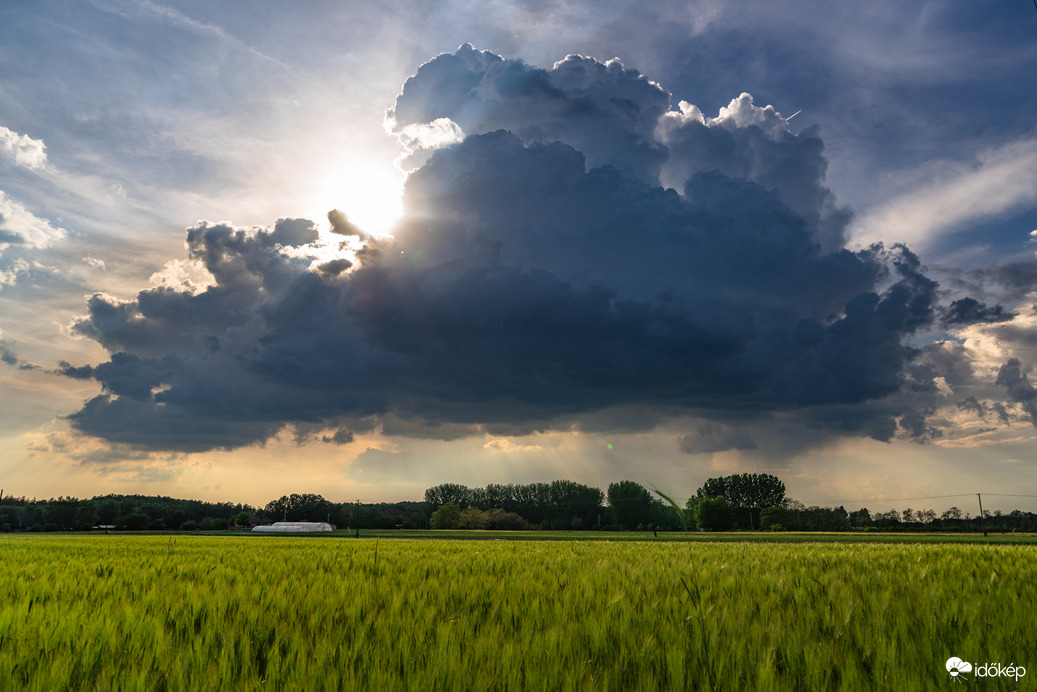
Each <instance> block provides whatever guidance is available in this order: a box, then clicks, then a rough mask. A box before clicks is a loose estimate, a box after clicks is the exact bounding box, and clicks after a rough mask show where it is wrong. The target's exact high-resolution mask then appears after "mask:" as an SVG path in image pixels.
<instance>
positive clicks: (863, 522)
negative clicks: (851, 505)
mask: <svg viewBox="0 0 1037 692" xmlns="http://www.w3.org/2000/svg"><path fill="white" fill-rule="evenodd" d="M849 518H850V525H851V526H856V527H859V528H864V527H867V526H871V512H869V511H868V508H867V507H861V508H860V509H858V510H857V511H855V512H850V515H849Z"/></svg>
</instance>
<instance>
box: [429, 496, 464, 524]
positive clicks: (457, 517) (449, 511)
mask: <svg viewBox="0 0 1037 692" xmlns="http://www.w3.org/2000/svg"><path fill="white" fill-rule="evenodd" d="M429 525H430V526H431V527H432V528H434V529H459V528H461V508H460V507H458V506H457V505H455V504H454V503H453V502H448V503H446V504H445V505H443V506H442V507H440V508H439V509H437V510H436V511H435V512H433V513H432V517H431V518H430V519H429Z"/></svg>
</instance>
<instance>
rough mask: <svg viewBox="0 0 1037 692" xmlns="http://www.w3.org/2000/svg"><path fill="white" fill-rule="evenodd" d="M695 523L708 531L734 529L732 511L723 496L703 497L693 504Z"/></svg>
mask: <svg viewBox="0 0 1037 692" xmlns="http://www.w3.org/2000/svg"><path fill="white" fill-rule="evenodd" d="M695 523H696V524H698V525H699V526H700V527H701V528H703V529H708V530H710V531H727V530H729V529H732V528H734V525H735V517H734V511H732V509H731V505H730V504H728V502H727V499H725V498H724V497H723V496H720V497H703V498H700V499H699V501H698V502H696V503H695Z"/></svg>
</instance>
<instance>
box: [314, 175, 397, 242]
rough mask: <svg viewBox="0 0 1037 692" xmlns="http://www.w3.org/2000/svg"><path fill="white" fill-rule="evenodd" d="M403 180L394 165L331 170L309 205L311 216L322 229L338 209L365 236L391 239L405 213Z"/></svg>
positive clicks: (319, 185) (322, 180) (324, 177)
mask: <svg viewBox="0 0 1037 692" xmlns="http://www.w3.org/2000/svg"><path fill="white" fill-rule="evenodd" d="M403 180H404V174H403V173H402V172H400V171H399V170H397V169H396V168H394V167H393V166H392V165H391V164H384V165H365V164H363V163H357V164H353V165H347V166H344V167H339V168H336V169H335V170H329V171H327V172H326V173H325V174H324V176H323V178H322V179H321V182H320V183H319V184H318V186H317V191H316V192H315V193H314V195H313V197H312V199H311V201H310V203H309V204H308V205H307V206H308V209H309V210H310V212H309V214H310V215H311V216H312V217H313V219H314V220H316V221H318V222H320V223H321V224H322V225H323V223H324V222H325V220H326V218H327V213H328V212H329V211H331V210H332V209H339V210H341V211H343V212H345V213H346V215H347V216H348V217H349V220H350V221H352V222H353V223H354V224H356V225H357V226H359V227H360V228H361V230H363V231H364V232H366V233H371V234H373V235H389V234H390V233H391V232H392V228H393V226H394V225H395V223H396V221H397V219H399V218H400V214H401V213H402V206H401V200H400V198H401V195H402V193H403Z"/></svg>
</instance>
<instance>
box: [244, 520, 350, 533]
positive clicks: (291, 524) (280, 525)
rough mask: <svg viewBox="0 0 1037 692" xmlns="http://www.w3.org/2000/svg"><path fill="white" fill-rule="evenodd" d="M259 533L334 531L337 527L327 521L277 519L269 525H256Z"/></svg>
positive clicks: (254, 529) (255, 529)
mask: <svg viewBox="0 0 1037 692" xmlns="http://www.w3.org/2000/svg"><path fill="white" fill-rule="evenodd" d="M252 530H253V531H256V532H258V533H315V532H319V531H334V530H335V527H334V526H332V525H331V524H329V523H327V522H325V521H275V522H274V523H273V524H269V525H267V526H254V527H252Z"/></svg>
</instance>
